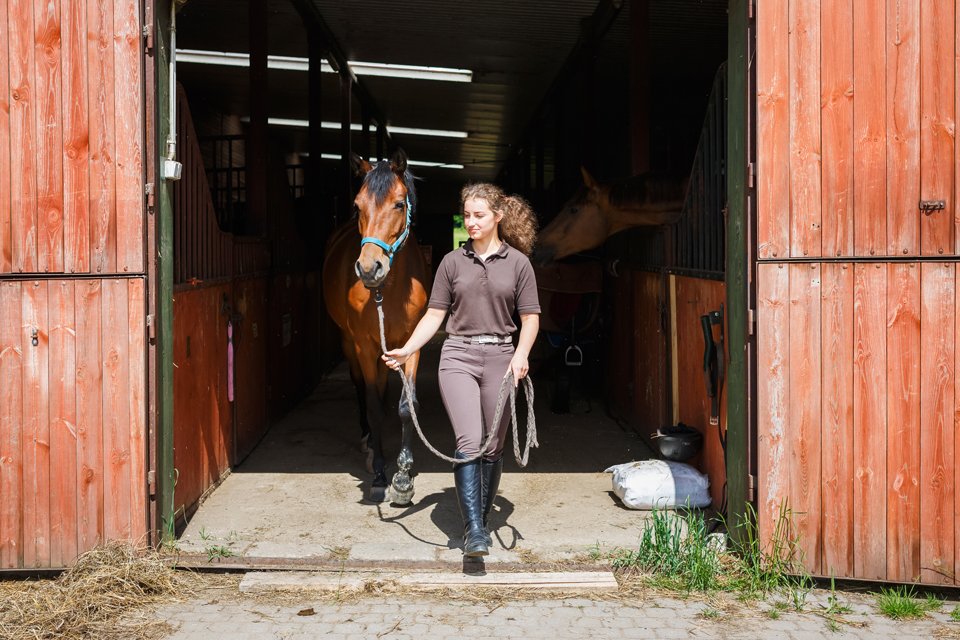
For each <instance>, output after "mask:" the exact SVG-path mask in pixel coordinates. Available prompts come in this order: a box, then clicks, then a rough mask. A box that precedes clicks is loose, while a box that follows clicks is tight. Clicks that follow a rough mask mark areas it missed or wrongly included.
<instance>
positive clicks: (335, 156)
mask: <svg viewBox="0 0 960 640" xmlns="http://www.w3.org/2000/svg"><path fill="white" fill-rule="evenodd" d="M300 155H301V156H303V157H305V158H308V157H310V154H309V153H301V154H300ZM320 157H321V158H323V159H324V160H340V159H341V158H342V157H343V156H341V155H340V154H339V153H321V154H320ZM407 164H408V165H410V166H411V167H432V168H435V169H463V165H462V164H454V163H450V162H427V161H425V160H407Z"/></svg>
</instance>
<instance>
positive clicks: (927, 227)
mask: <svg viewBox="0 0 960 640" xmlns="http://www.w3.org/2000/svg"><path fill="white" fill-rule="evenodd" d="M919 4H920V83H921V89H920V113H921V119H920V200H944V201H945V202H946V208H945V209H944V210H943V211H938V212H936V213H934V214H931V215H923V214H920V213H918V212H917V211H916V210H914V212H913V215H915V216H916V217H917V219H918V220H919V223H920V251H921V253H922V254H923V255H925V256H936V255H943V254H949V253H951V251H952V249H953V246H954V243H953V235H952V234H953V217H954V204H953V181H954V173H955V167H954V165H953V160H954V150H953V136H954V126H955V121H956V120H955V115H954V112H955V106H954V101H955V100H956V89H957V86H956V79H957V78H956V65H955V63H956V60H955V57H954V44H955V40H956V33H955V29H956V16H955V15H954V11H955V4H956V2H955V0H924V2H921V3H919Z"/></svg>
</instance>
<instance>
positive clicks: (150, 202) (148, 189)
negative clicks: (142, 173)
mask: <svg viewBox="0 0 960 640" xmlns="http://www.w3.org/2000/svg"><path fill="white" fill-rule="evenodd" d="M153 192H154V189H153V183H152V182H148V183H146V184H145V185H143V193H144V195H146V196H147V212H148V213H151V214H152V213H153V209H154V205H155V204H156V200H155V199H154V196H153Z"/></svg>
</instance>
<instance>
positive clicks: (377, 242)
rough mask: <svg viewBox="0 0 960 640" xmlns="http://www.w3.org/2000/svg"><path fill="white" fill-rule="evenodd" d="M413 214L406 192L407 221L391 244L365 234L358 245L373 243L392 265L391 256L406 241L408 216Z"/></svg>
mask: <svg viewBox="0 0 960 640" xmlns="http://www.w3.org/2000/svg"><path fill="white" fill-rule="evenodd" d="M412 215H413V207H411V206H410V194H409V193H408V194H407V221H406V224H404V227H403V233H401V234H400V236H399V237H398V238H397V240H396V242H394V243H393V244H387V243H386V242H384V241H383V240H381V239H380V238H374V237H372V236H367V237H366V238H364V239H363V240H361V241H360V247H361V248H362V247H363V245H365V244H375V245H377V246H378V247H380V248H381V249H383V250H384V252H385V253H386V254H387V257H388V258H390V266H391V267H392V266H393V256H394V255H396V253H397V251H400V249H401V248H403V243H404V242H406V241H407V237H408V236H409V235H410V218H411V216H412Z"/></svg>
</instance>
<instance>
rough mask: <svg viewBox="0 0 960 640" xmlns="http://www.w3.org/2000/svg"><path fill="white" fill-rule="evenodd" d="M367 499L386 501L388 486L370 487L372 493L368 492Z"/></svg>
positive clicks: (378, 501) (377, 501)
mask: <svg viewBox="0 0 960 640" xmlns="http://www.w3.org/2000/svg"><path fill="white" fill-rule="evenodd" d="M367 500H369V501H370V502H376V503H380V502H386V501H387V487H370V493H368V494H367Z"/></svg>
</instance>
